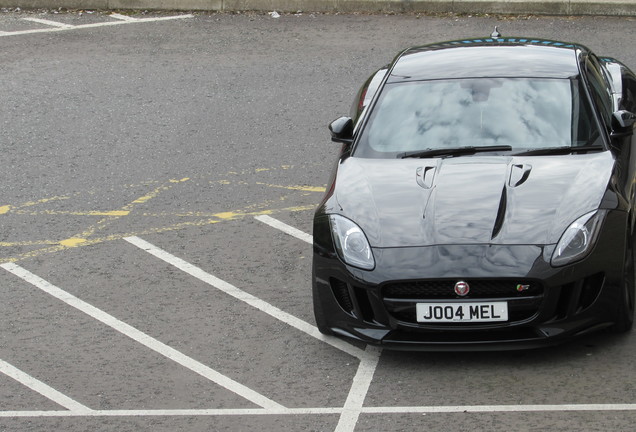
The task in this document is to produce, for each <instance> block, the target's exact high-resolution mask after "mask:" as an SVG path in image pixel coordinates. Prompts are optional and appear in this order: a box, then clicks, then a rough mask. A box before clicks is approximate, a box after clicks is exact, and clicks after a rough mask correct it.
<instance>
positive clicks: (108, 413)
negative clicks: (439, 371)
mask: <svg viewBox="0 0 636 432" xmlns="http://www.w3.org/2000/svg"><path fill="white" fill-rule="evenodd" d="M344 411H345V408H283V409H262V408H257V409H249V408H244V409H172V410H161V409H159V410H88V411H85V412H82V411H78V410H75V411H53V410H51V411H0V418H2V417H27V418H28V417H159V416H164V417H181V416H192V417H199V416H255V415H256V416H262V415H334V414H343V413H344ZM360 411H361V412H362V413H363V414H389V415H390V414H452V413H488V414H495V413H525V412H585V411H600V412H610V411H613V412H618V411H636V404H565V405H457V406H419V407H418V406H396V407H363V408H361V409H360Z"/></svg>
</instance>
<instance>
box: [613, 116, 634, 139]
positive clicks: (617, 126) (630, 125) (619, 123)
mask: <svg viewBox="0 0 636 432" xmlns="http://www.w3.org/2000/svg"><path fill="white" fill-rule="evenodd" d="M635 122H636V114H634V113H632V112H630V111H625V110H620V111H616V112H615V113H614V114H612V130H613V131H614V132H615V133H617V134H624V133H633V129H634V123H635Z"/></svg>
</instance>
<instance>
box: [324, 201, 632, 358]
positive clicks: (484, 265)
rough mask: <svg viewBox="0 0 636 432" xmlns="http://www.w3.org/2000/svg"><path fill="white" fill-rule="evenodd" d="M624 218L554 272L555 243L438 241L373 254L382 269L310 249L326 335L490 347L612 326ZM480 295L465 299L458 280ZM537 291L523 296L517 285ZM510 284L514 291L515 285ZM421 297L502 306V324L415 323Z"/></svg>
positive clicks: (399, 345)
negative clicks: (505, 315)
mask: <svg viewBox="0 0 636 432" xmlns="http://www.w3.org/2000/svg"><path fill="white" fill-rule="evenodd" d="M625 226H626V219H625V213H623V212H619V211H613V212H609V213H608V215H607V218H606V220H605V222H604V227H603V228H602V230H601V233H600V236H599V238H598V241H597V243H596V245H595V247H594V249H593V250H592V252H591V253H590V255H588V256H587V257H586V258H585V259H583V260H582V261H580V262H578V263H574V264H570V265H567V266H564V267H559V268H554V267H552V266H551V265H550V258H551V256H552V252H553V250H554V245H548V246H531V245H530V246H528V245H443V246H442V245H439V246H429V247H411V248H387V249H374V250H373V253H374V256H375V260H376V267H375V269H374V270H372V271H364V270H360V269H356V268H353V267H350V266H347V265H345V264H343V263H342V262H341V261H340V260H339V259H338V257H337V256H336V255H335V254H334V253H330V252H329V251H328V250H326V249H325V248H323V247H315V248H314V261H313V265H314V269H313V273H314V278H313V289H314V301H315V302H317V303H318V304H315V307H316V308H319V309H320V310H321V313H322V316H323V317H324V320H325V323H323V324H325V325H323V327H327V328H328V329H329V331H331V332H333V333H335V334H338V335H341V336H345V337H349V338H353V339H357V340H361V341H364V342H366V343H371V344H375V345H380V346H383V347H386V348H391V349H408V350H431V351H434V350H440V351H451V350H489V349H496V350H501V349H523V348H536V347H541V346H547V345H555V344H558V343H561V342H563V341H565V340H568V339H570V338H573V337H575V336H579V335H582V334H585V333H588V332H590V331H593V330H597V329H600V328H603V327H607V326H610V325H611V324H612V323H613V318H614V316H615V313H616V310H617V305H618V303H619V299H620V294H619V292H620V289H619V288H620V286H621V281H622V274H623V256H624V252H625V238H626V233H625ZM460 280H462V281H467V282H468V283H469V284H471V286H475V287H484V288H478V289H474V290H472V291H471V293H469V294H468V295H467V296H466V297H462V298H460V297H459V296H457V295H455V294H454V292H453V286H454V284H455V282H457V281H460ZM519 284H523V285H530V286H531V287H532V288H531V289H528V290H527V291H524V292H517V291H516V290H515V289H514V287H515V286H516V285H519ZM509 287H513V288H509ZM424 301H427V302H429V301H443V302H461V301H484V302H488V301H506V302H507V303H508V309H509V311H510V317H509V320H508V321H506V322H500V323H443V324H442V323H439V324H429V323H426V324H424V323H418V322H417V321H416V320H415V305H416V304H417V303H418V302H424Z"/></svg>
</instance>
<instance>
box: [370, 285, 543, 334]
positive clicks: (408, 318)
mask: <svg viewBox="0 0 636 432" xmlns="http://www.w3.org/2000/svg"><path fill="white" fill-rule="evenodd" d="M457 282H458V280H457V279H452V280H450V279H449V280H426V281H411V282H397V283H390V284H387V285H385V286H384V287H382V291H381V292H382V300H383V302H384V306H385V307H386V309H387V311H388V312H389V314H391V315H392V316H393V317H394V318H396V319H397V320H399V321H404V322H408V323H411V324H418V323H417V320H416V314H415V308H416V306H415V305H416V304H417V303H419V302H425V301H428V300H457V299H462V300H465V301H470V300H475V301H479V300H482V299H489V300H498V299H505V300H506V301H507V303H508V322H518V321H524V320H527V319H529V318H532V317H533V316H534V315H536V314H537V313H538V311H539V307H540V306H541V302H542V301H543V286H542V285H541V283H539V282H536V281H529V280H519V279H514V280H505V279H503V280H502V279H495V280H493V279H476V280H465V282H467V283H468V285H469V286H470V291H469V293H468V294H467V295H465V296H463V297H462V296H459V295H457V294H456V293H455V290H454V288H455V284H456V283H457ZM437 325H442V326H457V325H460V326H472V325H480V323H443V324H437ZM481 325H483V323H481Z"/></svg>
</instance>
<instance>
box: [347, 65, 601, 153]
mask: <svg viewBox="0 0 636 432" xmlns="http://www.w3.org/2000/svg"><path fill="white" fill-rule="evenodd" d="M599 145H602V140H601V134H600V133H599V130H598V126H597V123H596V121H595V120H594V118H593V116H592V111H591V109H590V105H589V103H588V100H587V98H586V97H585V94H584V92H583V91H582V88H581V84H580V82H579V81H578V80H575V79H537V78H475V79H452V80H434V81H417V82H408V83H392V84H387V85H386V87H385V88H384V90H383V92H382V94H381V95H380V97H379V99H378V102H377V104H376V106H375V108H374V110H373V112H372V113H371V117H370V118H369V122H368V123H367V125H366V127H365V129H364V130H363V132H362V135H361V137H360V140H359V142H358V144H357V145H356V149H355V151H354V156H357V157H367V158H396V157H403V156H404V154H405V153H407V154H408V153H409V152H417V151H423V150H437V149H446V148H448V149H457V148H460V147H483V146H510V147H511V149H510V150H509V151H512V152H515V153H518V152H523V151H528V150H537V149H543V148H554V147H559V148H562V147H577V146H599ZM484 150H485V149H484ZM474 154H477V155H478V154H488V152H476V153H474Z"/></svg>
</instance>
